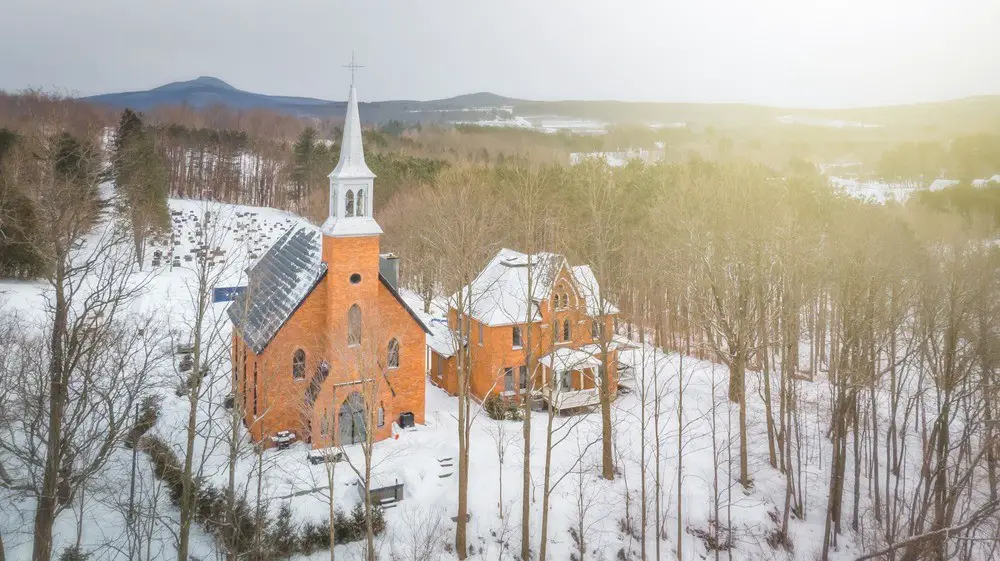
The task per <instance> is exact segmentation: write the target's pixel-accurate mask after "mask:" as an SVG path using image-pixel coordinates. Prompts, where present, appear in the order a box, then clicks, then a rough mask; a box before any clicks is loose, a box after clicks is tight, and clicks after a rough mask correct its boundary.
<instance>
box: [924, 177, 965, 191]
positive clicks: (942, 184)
mask: <svg viewBox="0 0 1000 561" xmlns="http://www.w3.org/2000/svg"><path fill="white" fill-rule="evenodd" d="M955 185H958V180H957V179H935V180H934V181H933V182H931V184H930V186H929V187H928V189H929V190H931V191H940V190H942V189H947V188H948V187H953V186H955Z"/></svg>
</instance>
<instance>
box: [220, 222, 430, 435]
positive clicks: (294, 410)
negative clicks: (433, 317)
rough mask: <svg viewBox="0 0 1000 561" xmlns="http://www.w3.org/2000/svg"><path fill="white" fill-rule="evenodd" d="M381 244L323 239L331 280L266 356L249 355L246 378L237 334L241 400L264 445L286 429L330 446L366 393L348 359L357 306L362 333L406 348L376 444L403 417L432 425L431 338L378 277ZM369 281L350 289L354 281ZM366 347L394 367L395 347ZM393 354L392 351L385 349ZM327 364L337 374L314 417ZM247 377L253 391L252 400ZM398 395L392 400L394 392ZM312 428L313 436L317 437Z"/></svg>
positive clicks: (386, 393)
mask: <svg viewBox="0 0 1000 561" xmlns="http://www.w3.org/2000/svg"><path fill="white" fill-rule="evenodd" d="M378 248H379V244H378V237H377V236H370V237H360V238H330V237H327V236H324V238H323V258H324V260H326V261H327V274H326V277H325V278H324V279H323V280H322V281H321V282H320V284H319V285H318V286H317V287H316V288H315V289H314V290H313V291H312V293H310V294H309V295H308V296H307V297H306V298H305V301H304V302H303V303H302V305H301V306H300V307H299V308H298V309H297V310H296V311H295V312H294V313H293V314H292V317H291V318H289V320H288V321H287V322H286V323H285V325H284V326H283V327H282V328H281V330H279V332H278V334H277V335H276V336H275V337H274V339H273V340H272V341H271V343H270V344H269V345H268V346H267V348H266V349H265V350H264V351H263V352H262V353H261V355H260V356H256V355H254V353H253V351H251V350H249V349H248V350H247V357H248V359H247V368H246V374H245V375H244V373H243V368H242V365H241V364H240V358H241V356H242V355H241V353H242V351H243V349H244V348H245V345H243V343H242V340H241V339H240V337H239V335H238V334H236V333H234V337H233V354H234V356H235V357H236V364H237V376H236V385H237V387H236V391H235V393H236V396H237V397H236V399H237V402H238V403H243V400H244V395H245V400H246V404H247V408H246V421H247V426H248V427H249V428H250V433H251V435H252V436H253V438H254V439H256V440H260V439H261V438H266V437H267V436H269V435H272V434H274V433H275V432H277V431H280V430H291V431H293V432H295V433H296V434H297V435H299V437H300V438H306V437H308V436H311V437H312V442H313V446H314V447H319V446H329V445H330V444H331V441H330V437H332V435H336V434H338V433H337V427H336V417H337V416H336V412H337V411H339V408H340V405H341V404H342V403H343V401H344V400H345V399H347V397H348V395H350V393H351V392H352V391H355V390H357V389H358V388H360V385H359V384H353V385H352V382H358V381H359V379H360V376H359V375H358V372H357V369H356V368H355V367H353V366H351V364H352V363H351V362H350V361H349V360H347V359H345V357H346V356H348V355H347V354H346V353H347V352H348V348H347V314H348V310H349V308H350V307H351V306H352V305H353V304H358V306H359V308H360V309H361V310H362V325H363V327H362V333H363V335H368V336H370V337H374V336H375V335H372V333H373V332H374V331H375V330H378V331H379V332H380V333H381V334H382V336H384V340H385V341H386V342H387V341H388V340H389V339H390V338H392V337H396V338H397V339H398V340H399V341H400V364H399V368H398V369H391V370H389V372H388V374H387V376H388V378H389V384H386V383H384V380H381V381H382V382H383V383H381V384H379V385H378V388H379V392H378V393H379V395H378V396H371V397H372V398H373V405H374V406H375V407H377V406H382V407H383V408H384V411H385V415H384V419H385V423H384V425H383V426H382V427H377V426H374V424H377V423H373V426H374V430H375V434H376V439H378V440H381V439H384V438H388V437H389V436H390V434H391V425H392V423H393V422H394V421H396V419H397V418H398V416H399V414H400V413H402V412H412V413H413V414H414V420H415V421H416V422H417V423H423V422H424V390H425V388H424V384H425V377H424V373H425V371H426V365H425V360H426V358H425V339H424V332H423V330H422V329H421V328H420V326H419V324H418V323H417V322H416V320H415V319H413V318H412V317H411V316H410V315H409V313H408V312H407V311H406V309H405V308H404V307H403V306H402V304H401V303H399V301H397V300H396V299H395V297H393V296H392V294H391V293H390V292H389V290H388V289H387V288H386V287H385V286H384V285H382V283H381V281H379V278H378ZM354 273H358V274H360V275H361V281H360V282H358V283H356V284H353V283H351V282H350V277H351V275H352V274H354ZM377 346H378V349H375V346H374V343H373V346H372V347H371V348H370V349H369V348H365V352H371V353H372V354H374V355H377V358H378V359H379V360H380V361H381V364H382V365H383V366H384V365H386V364H387V362H386V359H387V353H388V348H387V345H382V344H381V343H380V344H378V345H377ZM382 347H386V348H382ZM299 348H302V349H303V350H305V351H306V371H305V374H306V376H305V378H304V379H301V380H297V379H295V378H294V377H293V375H292V356H293V354H294V353H295V351H296V350H297V349H299ZM324 360H325V361H327V362H328V364H329V365H330V373H329V376H328V377H327V379H326V381H325V382H324V384H323V388H322V390H321V391H320V393H319V395H318V396H317V399H316V401H315V406H314V407H313V408H312V409H311V410H309V411H306V410H305V407H304V403H305V393H306V389H307V388H308V387H309V383H310V381H311V379H312V377H313V375H314V374H315V373H316V371H317V367H318V366H319V364H320V362H322V361H324ZM255 364H256V366H257V369H258V370H257V391H258V415H257V416H256V417H255V416H254V414H253V368H254V365H255ZM244 376H245V378H246V388H247V391H246V393H245V394H244V391H243V388H244ZM390 384H391V387H392V390H395V396H394V395H393V394H392V391H391V390H390V388H389V386H390ZM324 414H325V415H327V416H328V417H329V418H331V419H332V420H333V423H332V424H331V426H330V432H329V435H328V436H327V437H321V435H320V427H321V426H322V418H323V416H324ZM310 424H311V428H312V432H311V435H310Z"/></svg>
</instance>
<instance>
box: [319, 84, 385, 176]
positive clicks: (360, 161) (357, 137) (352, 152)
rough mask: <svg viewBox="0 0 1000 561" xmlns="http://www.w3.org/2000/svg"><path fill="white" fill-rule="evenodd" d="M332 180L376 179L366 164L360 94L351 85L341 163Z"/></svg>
mask: <svg viewBox="0 0 1000 561" xmlns="http://www.w3.org/2000/svg"><path fill="white" fill-rule="evenodd" d="M330 177H331V178H334V177H339V178H342V179H347V178H352V179H353V178H368V177H372V178H373V177H375V174H374V173H372V170H370V169H368V164H367V163H365V150H364V147H363V146H362V143H361V117H360V115H359V113H358V93H357V90H356V89H355V88H354V84H351V93H350V94H348V96H347V114H345V115H344V139H343V141H342V142H341V143H340V161H338V162H337V167H335V168H333V172H332V173H331V174H330Z"/></svg>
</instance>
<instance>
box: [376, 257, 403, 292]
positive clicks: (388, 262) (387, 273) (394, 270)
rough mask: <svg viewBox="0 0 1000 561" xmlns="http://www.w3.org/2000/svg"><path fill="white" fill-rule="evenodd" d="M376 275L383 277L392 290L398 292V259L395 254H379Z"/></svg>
mask: <svg viewBox="0 0 1000 561" xmlns="http://www.w3.org/2000/svg"><path fill="white" fill-rule="evenodd" d="M378 273H379V274H380V275H382V276H383V277H385V280H386V281H388V282H389V286H391V287H392V289H393V290H399V257H396V254H394V253H382V254H379V256H378Z"/></svg>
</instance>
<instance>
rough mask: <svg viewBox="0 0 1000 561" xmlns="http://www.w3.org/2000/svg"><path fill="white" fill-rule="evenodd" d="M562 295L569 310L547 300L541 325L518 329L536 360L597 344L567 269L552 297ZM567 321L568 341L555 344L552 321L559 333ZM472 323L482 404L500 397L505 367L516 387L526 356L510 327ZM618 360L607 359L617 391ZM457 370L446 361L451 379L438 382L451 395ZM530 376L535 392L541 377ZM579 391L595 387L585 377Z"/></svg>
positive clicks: (610, 325)
mask: <svg viewBox="0 0 1000 561" xmlns="http://www.w3.org/2000/svg"><path fill="white" fill-rule="evenodd" d="M564 292H565V293H566V294H567V295H568V296H569V306H568V307H567V308H565V309H563V308H561V307H559V308H555V306H554V305H553V301H552V300H551V298H550V299H548V300H545V301H543V302H542V303H541V307H540V311H541V315H542V321H541V322H540V323H533V324H531V325H530V326H527V327H526V326H521V327H522V333H521V339H522V343H523V344H525V345H526V344H527V341H528V332H527V329H529V328H530V329H531V347H532V348H533V349H534V351H533V353H532V354H533V357H534V358H535V359H536V360H537V358H538V357H540V356H543V355H546V354H548V353H549V352H551V351H552V349H554V348H560V347H563V346H565V347H570V348H579V347H581V346H583V345H588V344H592V343H595V342H596V340H595V339H594V338H593V336H592V324H593V319H592V318H590V317H589V316H588V315H587V310H586V306H585V304H584V301H583V298H582V297H581V296H580V295H579V294H577V292H575V288H574V285H573V283H572V282H570V272H569V270H568V269H563V270H562V271H560V273H559V275H557V277H556V281H555V284H554V289H553V292H552V294H553V295H555V294H560V295H561V294H563V293H564ZM456 317H457V311H456V310H454V309H452V310H450V311H449V317H448V321H449V325H451V326H452V328H454V326H455V322H456ZM567 319H568V320H569V321H570V341H568V342H562V341H556V340H555V338H554V337H553V335H554V333H553V331H552V330H553V329H554V327H555V325H556V324H555V323H554V321H555V322H558V325H559V329H562V325H563V321H564V320H567ZM471 321H472V324H471V327H470V331H469V346H470V348H471V351H470V353H471V357H472V376H471V391H472V394H473V395H474V396H475V397H476V398H477V399H479V400H483V399H485V398H486V397H487V395H489V394H490V393H491V392H492V393H500V392H502V391H503V390H504V369H505V368H507V367H511V368H514V372H515V375H514V377H515V385H517V384H518V383H519V381H518V380H517V376H518V367H519V366H521V365H523V364H526V357H527V354H526V349H524V348H520V349H518V348H514V346H513V326H512V325H505V326H496V327H484V326H482V325H481V324H480V323H479V322H477V321H476V320H475V319H473V320H471ZM604 323H605V327H604V329H605V330H606V331H605V332H606V333H608V334H611V333H614V317H613V316H611V315H608V316H607V317H605V318H604ZM481 327H482V328H483V338H482V340H483V343H482V345H480V344H479V329H480V328H481ZM560 338H561V337H560ZM617 358H618V357H617V353H612V355H611V356H610V357H609V361H610V362H611V363H612V368H611V380H612V381H613V387H616V388H617V378H618V377H617V370H616V368H615V367H614V363H615V361H616V360H617ZM433 366H434V364H433V363H432V367H433ZM456 368H457V359H455V358H451V359H449V360H448V361H446V368H445V371H446V372H450V373H451V379H449V376H448V374H446V376H445V378H444V380H441V381H440V382H439V384H440V385H441V386H442V387H444V388H445V389H446V390H447V391H449V392H450V393H455V392H457V389H458V388H457V381H456V380H455V379H454V376H455V375H456V374H455V370H456ZM436 372H437V370H436V369H435V368H432V376H436ZM533 375H534V384H535V387H536V388H537V387H539V386H540V385H541V381H542V379H541V373H540V372H535V373H533ZM574 387H580V381H579V379H577V381H576V383H575V384H574ZM582 387H583V388H591V387H594V383H593V379H592V378H591V379H587V377H584V380H583V386H582Z"/></svg>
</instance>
